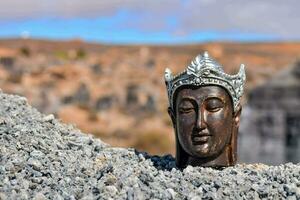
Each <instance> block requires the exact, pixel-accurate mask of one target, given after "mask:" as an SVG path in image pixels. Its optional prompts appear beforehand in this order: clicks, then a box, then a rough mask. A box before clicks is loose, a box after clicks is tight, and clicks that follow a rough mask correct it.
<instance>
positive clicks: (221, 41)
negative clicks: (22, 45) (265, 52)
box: [0, 36, 300, 46]
mask: <svg viewBox="0 0 300 200" xmlns="http://www.w3.org/2000/svg"><path fill="white" fill-rule="evenodd" d="M1 40H2V41H8V40H24V41H41V42H43V41H45V42H79V43H86V44H99V45H100V44H102V45H103V44H104V45H120V46H127V45H128V46H131V45H132V46H139V45H147V46H185V45H197V44H210V43H219V44H224V43H225V44H226V43H228V44H259V43H261V44H263V43H266V44H268V43H276V44H278V43H300V40H297V39H294V40H293V39H258V40H234V39H233V40H229V39H214V40H199V41H174V42H145V41H144V42H130V41H118V42H117V41H108V40H95V39H94V40H93V39H84V38H81V37H68V38H56V37H28V38H24V37H21V36H0V41H1Z"/></svg>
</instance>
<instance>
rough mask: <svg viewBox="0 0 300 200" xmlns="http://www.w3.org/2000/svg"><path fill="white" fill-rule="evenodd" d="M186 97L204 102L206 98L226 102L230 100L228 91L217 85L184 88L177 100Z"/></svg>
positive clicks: (178, 94) (179, 92)
mask: <svg viewBox="0 0 300 200" xmlns="http://www.w3.org/2000/svg"><path fill="white" fill-rule="evenodd" d="M185 97H193V98H195V99H199V100H202V99H203V98H206V97H218V98H221V99H222V100H224V101H226V100H229V99H230V97H229V95H228V93H227V91H226V90H225V89H224V88H222V87H219V86H215V85H210V86H202V87H185V88H182V89H180V90H179V91H178V93H177V100H180V99H182V98H185ZM177 102H178V101H177Z"/></svg>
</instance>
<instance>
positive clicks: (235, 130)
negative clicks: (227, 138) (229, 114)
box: [228, 105, 242, 165]
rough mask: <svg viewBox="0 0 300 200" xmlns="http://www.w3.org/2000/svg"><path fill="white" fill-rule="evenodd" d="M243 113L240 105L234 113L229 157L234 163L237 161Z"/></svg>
mask: <svg viewBox="0 0 300 200" xmlns="http://www.w3.org/2000/svg"><path fill="white" fill-rule="evenodd" d="M241 113H242V107H241V106H240V105H239V107H238V109H237V111H236V112H235V113H234V114H233V123H232V135H231V142H230V151H229V155H228V158H229V160H230V162H231V163H232V164H233V165H234V164H235V163H236V161H237V142H238V141H237V140H238V139H237V137H238V129H239V125H240V117H241Z"/></svg>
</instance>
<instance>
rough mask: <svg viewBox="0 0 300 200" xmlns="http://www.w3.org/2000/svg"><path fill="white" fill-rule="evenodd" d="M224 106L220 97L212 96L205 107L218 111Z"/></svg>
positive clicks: (211, 110) (210, 110)
mask: <svg viewBox="0 0 300 200" xmlns="http://www.w3.org/2000/svg"><path fill="white" fill-rule="evenodd" d="M223 107H224V103H223V101H222V100H220V99H218V98H210V99H208V100H207V101H206V104H205V108H206V110H208V111H209V112H218V111H219V110H221V109H222V108H223Z"/></svg>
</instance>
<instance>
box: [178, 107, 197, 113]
mask: <svg viewBox="0 0 300 200" xmlns="http://www.w3.org/2000/svg"><path fill="white" fill-rule="evenodd" d="M179 112H180V113H182V114H184V113H191V112H194V107H180V108H179Z"/></svg>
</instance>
